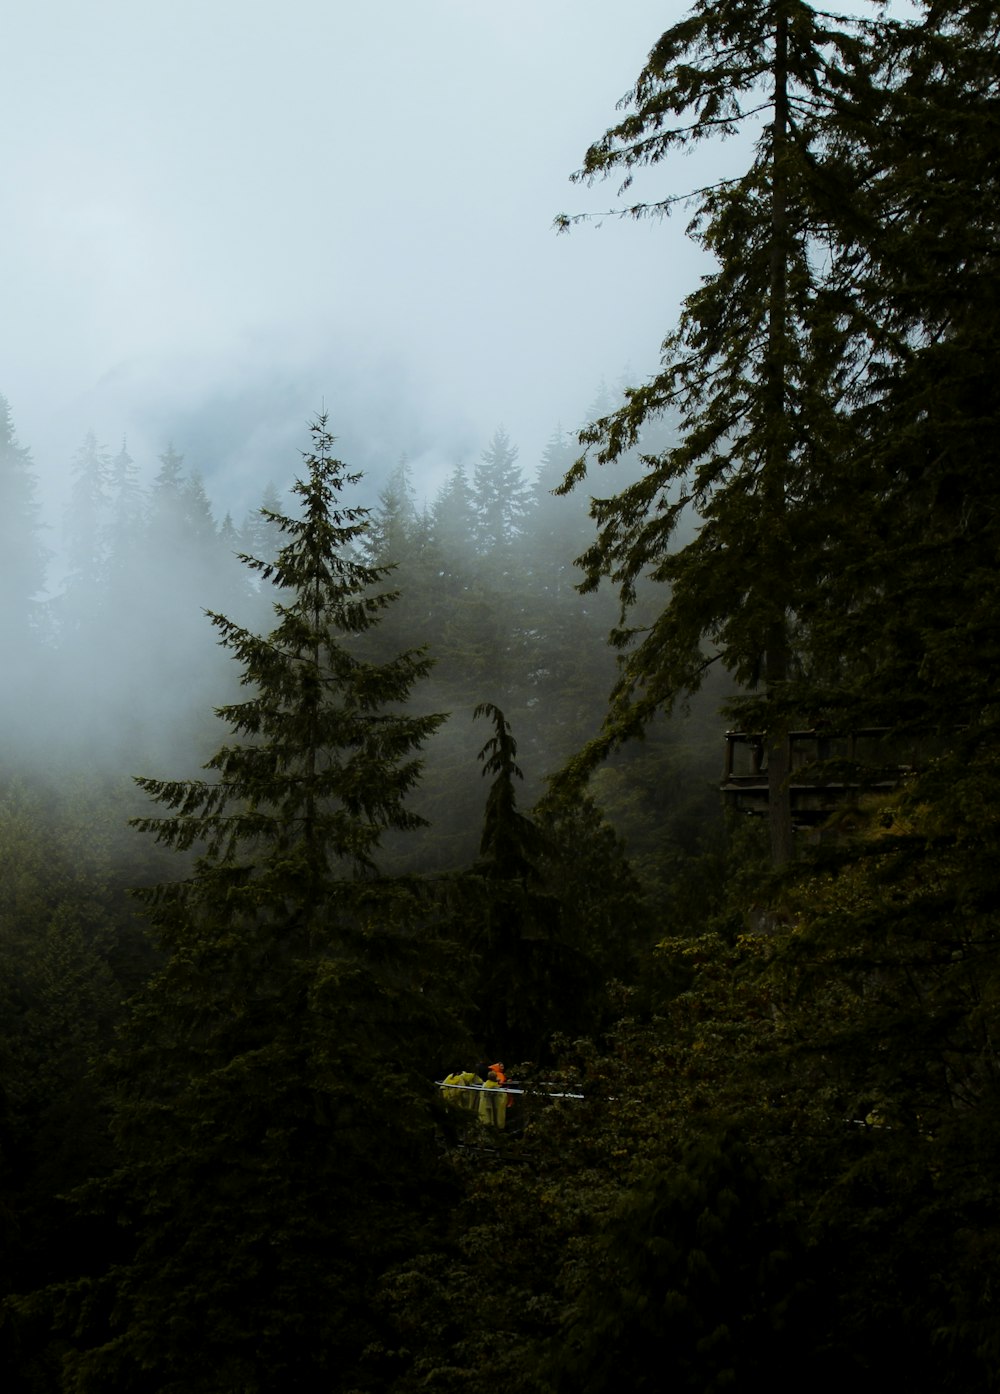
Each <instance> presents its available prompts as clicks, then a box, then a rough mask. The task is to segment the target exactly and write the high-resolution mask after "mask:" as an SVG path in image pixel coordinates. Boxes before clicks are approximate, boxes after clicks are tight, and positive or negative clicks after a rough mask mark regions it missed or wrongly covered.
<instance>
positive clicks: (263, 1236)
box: [70, 417, 443, 1391]
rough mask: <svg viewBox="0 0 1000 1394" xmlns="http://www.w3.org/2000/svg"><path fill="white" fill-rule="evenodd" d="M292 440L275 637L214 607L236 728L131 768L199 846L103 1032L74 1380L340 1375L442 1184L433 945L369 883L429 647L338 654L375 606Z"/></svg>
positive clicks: (159, 828) (326, 449) (312, 463)
mask: <svg viewBox="0 0 1000 1394" xmlns="http://www.w3.org/2000/svg"><path fill="white" fill-rule="evenodd" d="M311 430H312V437H313V442H312V450H311V451H310V452H309V453H308V454H307V455H306V457H305V458H306V467H307V469H306V474H305V477H304V478H303V479H301V480H300V481H299V482H298V483H297V484H296V486H295V490H294V492H295V493H296V495H297V496H298V498H299V500H300V502H301V509H302V513H301V517H298V518H291V517H284V516H280V515H277V514H271V515H269V519H268V521H269V522H271V523H272V524H273V525H275V526H276V527H277V528H278V529H279V530H280V531H281V533H282V536H283V538H284V545H283V546H282V547H281V549H280V551H279V553H278V556H277V559H276V560H274V561H271V560H263V559H257V558H253V557H249V556H247V557H245V558H244V560H245V561H246V563H247V565H248V566H249V567H250V568H251V569H252V570H253V571H255V572H256V573H257V574H258V575H259V576H261V577H262V579H264V580H265V581H271V582H273V583H274V585H275V586H276V587H277V591H278V595H279V597H280V598H279V600H278V601H277V602H276V603H275V607H274V612H275V617H276V625H275V628H274V629H273V631H272V632H271V633H270V634H269V635H268V636H267V637H262V636H258V635H256V634H253V633H251V632H250V631H248V630H246V629H244V628H242V627H240V626H239V625H237V624H235V623H234V622H232V621H231V620H229V619H227V618H226V617H224V616H222V615H218V614H213V615H212V617H211V618H212V623H213V624H214V626H215V628H216V630H217V632H218V634H219V636H220V642H221V643H222V644H223V646H224V647H225V648H226V649H227V650H228V651H229V652H230V653H231V654H232V655H233V656H234V657H235V658H236V659H238V661H239V663H240V665H241V668H242V673H243V682H244V684H245V685H246V686H247V687H248V689H249V693H248V695H247V697H246V699H245V700H244V701H241V702H237V703H234V704H231V705H228V706H224V707H222V708H221V709H220V711H219V715H220V716H221V717H222V718H223V720H224V721H225V722H226V723H227V724H228V726H229V727H230V729H231V732H232V736H233V739H231V740H230V741H229V742H227V743H226V744H225V745H223V746H222V748H221V749H220V750H219V751H218V753H217V754H216V755H215V756H214V757H213V758H212V759H211V760H210V761H209V762H208V766H207V770H208V777H207V778H205V779H198V780H181V781H173V780H159V779H145V778H144V779H141V780H140V781H139V783H140V785H141V787H142V788H143V789H145V790H146V792H147V793H148V794H150V795H151V796H152V797H153V798H154V799H155V800H157V801H158V802H159V803H160V804H161V805H163V806H164V807H165V808H166V809H167V810H169V811H168V812H167V813H166V814H165V815H164V816H151V817H147V818H143V819H140V820H139V824H138V825H139V826H140V827H141V828H144V829H146V830H147V831H149V832H152V833H153V834H154V835H155V836H156V838H157V839H158V840H159V841H160V842H161V843H163V844H165V845H166V846H167V847H170V848H174V849H176V850H177V851H179V852H182V853H186V852H194V853H196V854H197V855H196V860H195V862H194V865H193V868H192V870H191V872H190V874H189V875H188V876H187V878H186V879H184V880H182V881H179V882H177V883H173V884H170V885H165V886H161V887H160V888H158V889H157V890H155V891H153V892H151V893H150V894H149V895H148V896H147V899H148V900H149V903H150V911H151V914H152V917H153V920H154V922H155V924H156V925H157V927H158V930H159V933H160V937H161V941H162V944H163V947H164V949H165V951H166V953H167V955H168V957H167V962H166V964H165V966H164V968H163V970H162V972H161V973H160V974H159V975H158V977H157V978H156V979H155V980H154V982H153V983H152V985H151V987H150V989H149V990H148V992H147V993H146V994H145V995H144V996H143V997H142V999H141V1000H140V1001H139V1002H138V1004H137V1006H136V1009H135V1012H134V1015H133V1019H132V1021H131V1024H130V1026H129V1027H128V1029H127V1031H126V1033H125V1036H124V1038H123V1041H122V1046H121V1052H120V1057H119V1059H118V1062H117V1072H118V1086H117V1088H118V1114H117V1128H116V1131H117V1139H118V1145H119V1149H120V1151H119V1156H120V1162H119V1169H118V1171H117V1173H116V1175H115V1176H113V1177H112V1178H111V1180H110V1182H109V1183H107V1185H106V1187H105V1188H104V1189H105V1192H106V1194H107V1195H108V1197H109V1199H110V1202H111V1203H112V1204H113V1205H117V1206H118V1207H119V1208H120V1212H121V1214H122V1216H123V1218H127V1219H128V1221H129V1223H130V1225H131V1227H132V1230H133V1233H134V1235H135V1246H134V1249H133V1251H132V1253H131V1255H130V1256H129V1257H128V1259H127V1260H126V1261H124V1262H122V1263H121V1264H119V1265H118V1266H116V1267H115V1268H114V1269H113V1270H112V1271H111V1272H110V1273H109V1274H107V1275H105V1276H104V1277H103V1278H102V1279H101V1280H100V1281H98V1282H97V1284H96V1286H94V1287H93V1289H92V1290H93V1292H94V1293H95V1294H97V1300H96V1301H95V1300H94V1298H89V1299H88V1301H89V1303H90V1306H89V1308H88V1312H87V1316H88V1317H89V1318H90V1319H91V1320H93V1322H94V1323H95V1324H93V1325H91V1326H90V1327H89V1334H90V1338H91V1342H92V1344H91V1345H90V1347H89V1348H88V1349H87V1350H85V1351H82V1352H80V1353H79V1355H78V1356H77V1357H76V1358H75V1360H74V1361H73V1362H72V1369H71V1376H70V1387H72V1388H74V1389H76V1390H80V1391H84V1390H98V1389H102V1390H106V1389H108V1388H111V1387H113V1388H124V1387H127V1386H130V1385H131V1384H132V1383H133V1382H137V1383H139V1384H141V1385H142V1387H148V1388H151V1389H152V1388H155V1389H161V1390H166V1389H168V1388H178V1389H179V1388H184V1389H187V1390H191V1391H199V1390H204V1391H208V1390H213V1391H214V1390H218V1389H220V1388H226V1389H240V1390H247V1391H249V1390H254V1391H257V1390H277V1389H278V1388H291V1387H294V1388H315V1387H317V1386H318V1385H320V1384H325V1385H338V1386H342V1387H345V1388H346V1387H358V1385H357V1383H356V1382H357V1381H359V1380H360V1379H362V1378H363V1376H361V1375H359V1374H358V1373H357V1369H356V1366H357V1362H358V1361H360V1360H361V1358H362V1354H363V1352H364V1351H365V1349H366V1347H368V1346H370V1345H372V1344H373V1343H374V1342H375V1341H376V1338H377V1330H376V1328H375V1326H374V1324H373V1318H372V1317H371V1316H370V1314H369V1311H368V1308H367V1296H368V1292H369V1287H370V1285H371V1284H372V1283H373V1282H374V1281H375V1279H376V1278H377V1276H378V1273H379V1271H380V1269H381V1268H382V1267H383V1266H384V1265H385V1264H387V1263H389V1262H390V1261H392V1260H393V1259H394V1258H395V1257H397V1256H398V1254H399V1253H400V1252H408V1251H409V1250H410V1248H411V1247H412V1246H413V1245H416V1246H417V1247H418V1248H419V1247H420V1244H421V1242H422V1239H423V1237H424V1233H425V1228H426V1226H427V1225H428V1224H429V1222H430V1220H431V1219H432V1217H433V1215H434V1213H435V1204H436V1202H437V1201H438V1200H440V1199H441V1198H442V1197H441V1196H440V1195H438V1193H437V1190H436V1183H435V1181H434V1174H435V1172H436V1143H435V1123H434V1116H435V1109H434V1099H433V1091H432V1090H429V1089H428V1080H427V1073H429V1071H426V1072H425V1070H424V1069H422V1068H421V1054H422V1053H423V1054H424V1056H425V1059H426V1058H428V1055H429V1043H430V1041H432V1040H433V1041H435V1043H436V1042H437V1040H438V1039H439V1037H440V1032H441V1029H442V1019H443V1017H439V1016H437V1015H436V1014H435V1012H436V1009H435V1007H434V1005H433V1003H434V1000H435V995H434V992H433V983H434V960H433V958H432V956H431V953H430V951H429V948H428V945H427V944H426V943H425V942H423V941H422V940H421V938H420V936H419V934H418V933H417V921H416V919H415V917H413V916H412V915H410V914H409V909H410V900H411V897H410V896H408V894H407V891H406V888H405V887H404V886H400V885H394V886H393V885H387V884H385V883H382V882H380V881H379V880H378V879H377V878H376V876H375V856H376V853H377V850H378V844H379V840H380V838H381V836H382V834H383V832H384V831H385V830H387V829H408V828H415V827H417V826H419V824H420V822H421V819H420V818H419V816H418V815H417V814H416V813H415V812H414V811H413V810H412V809H411V808H410V807H409V804H408V795H409V794H410V791H411V790H412V788H413V786H414V784H415V782H416V780H417V777H418V774H419V767H420V761H419V756H418V749H419V746H420V745H421V743H422V742H423V741H424V740H425V739H426V738H427V737H428V736H429V735H430V734H431V732H432V731H433V730H434V729H435V728H436V726H437V725H438V724H439V722H440V721H441V720H442V718H441V717H440V716H416V715H406V714H403V713H402V711H401V710H400V707H401V704H403V703H404V702H405V701H406V700H407V699H408V697H409V695H410V692H411V688H412V687H413V685H414V683H416V682H417V681H418V680H419V679H420V678H422V677H423V676H424V675H425V674H426V672H427V670H428V667H429V660H428V659H427V657H426V656H425V655H424V654H423V653H421V652H407V653H403V654H401V655H399V656H398V657H396V658H394V659H392V660H390V661H389V662H386V663H383V664H374V663H371V662H366V661H364V660H363V659H360V658H358V657H357V655H356V653H355V651H354V642H355V640H357V639H358V638H360V637H362V636H363V635H364V634H365V632H366V631H367V630H368V629H369V628H370V627H371V626H372V625H374V624H375V623H377V621H378V619H379V617H380V615H381V614H382V612H383V611H384V610H385V608H386V606H388V605H389V604H390V602H391V600H392V599H393V596H392V595H391V594H390V593H386V592H384V591H383V590H381V589H380V588H379V583H380V580H381V578H382V576H383V575H384V573H383V571H382V570H380V569H378V568H373V567H368V566H366V565H364V564H362V563H361V562H359V561H358V560H357V547H358V544H359V542H360V540H361V539H362V537H363V535H364V530H365V527H366V525H367V518H366V511H365V510H364V509H362V508H359V507H356V506H354V505H351V504H349V503H347V502H345V501H344V500H343V498H342V497H341V495H342V493H343V491H344V490H345V489H347V488H348V487H350V486H351V485H353V484H354V483H356V481H357V479H358V476H357V475H356V474H351V473H349V472H348V470H347V468H346V466H345V465H344V464H343V463H342V462H341V461H339V460H337V459H335V458H334V457H333V455H332V445H333V437H332V436H331V435H330V433H329V431H328V429H327V424H326V418H325V417H320V418H319V419H318V420H317V421H316V422H315V423H314V424H313V426H312V427H311ZM88 1290H90V1289H89V1288H88V1287H87V1286H86V1285H85V1288H84V1291H85V1292H86V1291H88ZM102 1294H107V1296H108V1299H109V1300H110V1302H111V1306H110V1308H108V1309H107V1315H106V1316H102V1309H101V1305H100V1295H102ZM103 1320H106V1321H107V1325H106V1326H104V1327H102V1325H101V1322H102V1321H103ZM370 1377H371V1378H373V1379H374V1376H370ZM375 1383H376V1385H377V1379H376V1380H375Z"/></svg>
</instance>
